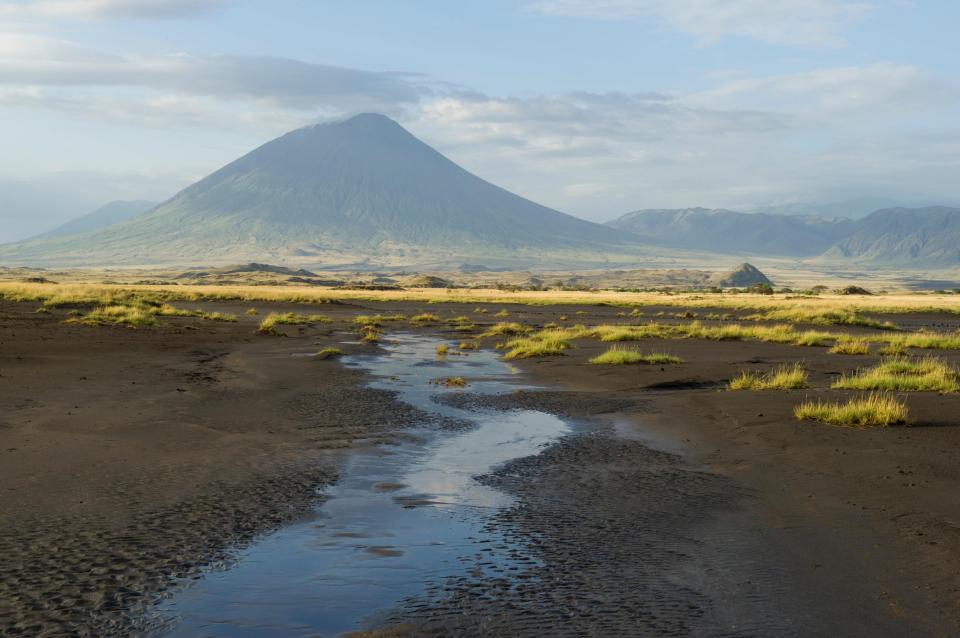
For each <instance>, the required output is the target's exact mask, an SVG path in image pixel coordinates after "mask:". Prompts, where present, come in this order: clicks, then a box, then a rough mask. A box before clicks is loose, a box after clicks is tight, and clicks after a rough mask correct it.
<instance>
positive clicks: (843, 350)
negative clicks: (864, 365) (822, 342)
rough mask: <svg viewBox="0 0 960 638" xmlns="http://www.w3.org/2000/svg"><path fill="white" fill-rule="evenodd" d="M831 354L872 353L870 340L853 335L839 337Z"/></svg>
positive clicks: (831, 349)
mask: <svg viewBox="0 0 960 638" xmlns="http://www.w3.org/2000/svg"><path fill="white" fill-rule="evenodd" d="M828 352H830V354H870V342H869V341H867V340H866V339H857V338H853V337H849V338H843V339H838V340H837V343H836V344H835V345H834V346H833V347H832V348H830V350H829V351H828Z"/></svg>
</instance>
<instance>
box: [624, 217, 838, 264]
mask: <svg viewBox="0 0 960 638" xmlns="http://www.w3.org/2000/svg"><path fill="white" fill-rule="evenodd" d="M608 225H609V226H611V227H613V228H618V229H620V230H625V231H629V232H632V233H635V234H638V235H643V236H645V237H648V238H649V239H650V240H651V241H652V242H653V243H656V244H658V245H662V246H669V247H672V248H683V249H687V250H707V251H713V252H721V253H733V254H750V255H770V256H789V257H809V256H814V255H819V254H820V253H822V252H823V251H825V250H827V249H828V248H829V247H830V246H832V245H833V244H834V243H836V242H837V241H839V240H840V239H842V238H843V237H845V236H847V235H848V234H849V233H850V232H851V231H852V230H853V228H854V227H855V222H853V221H852V220H850V219H844V218H835V219H826V218H822V217H812V216H806V215H804V216H799V215H774V214H767V213H741V212H736V211H732V210H726V209H722V208H721V209H706V208H685V209H679V210H669V209H666V210H665V209H654V210H639V211H635V212H632V213H627V214H626V215H624V216H623V217H620V218H619V219H616V220H613V221H611V222H608Z"/></svg>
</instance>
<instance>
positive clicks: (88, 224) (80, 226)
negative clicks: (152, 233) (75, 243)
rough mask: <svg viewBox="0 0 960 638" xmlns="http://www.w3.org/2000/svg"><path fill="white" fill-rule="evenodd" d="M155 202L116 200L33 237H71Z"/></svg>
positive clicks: (134, 215) (116, 220)
mask: <svg viewBox="0 0 960 638" xmlns="http://www.w3.org/2000/svg"><path fill="white" fill-rule="evenodd" d="M156 205H157V204H156V202H148V201H142V200H135V201H124V200H117V201H115V202H110V203H109V204H105V205H103V206H101V207H100V208H98V209H97V210H95V211H93V212H90V213H87V214H86V215H82V216H80V217H77V218H76V219H72V220H70V221H68V222H67V223H65V224H62V225H60V226H57V227H56V228H54V229H53V230H50V231H47V232H45V233H42V234H40V235H37V237H35V238H34V239H41V240H45V239H55V238H61V237H72V236H75V235H82V234H84V233H89V232H92V231H96V230H102V229H104V228H108V227H110V226H113V225H114V224H119V223H120V222H122V221H125V220H127V219H131V218H133V217H136V216H137V215H140V214H141V213H144V212H146V211H148V210H150V209H151V208H153V207H154V206H156Z"/></svg>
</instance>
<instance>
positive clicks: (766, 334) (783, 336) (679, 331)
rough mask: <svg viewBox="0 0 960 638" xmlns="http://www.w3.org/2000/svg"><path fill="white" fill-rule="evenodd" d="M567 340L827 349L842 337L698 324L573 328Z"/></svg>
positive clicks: (790, 329) (778, 327) (787, 329)
mask: <svg viewBox="0 0 960 638" xmlns="http://www.w3.org/2000/svg"><path fill="white" fill-rule="evenodd" d="M566 336H567V338H571V339H576V338H581V337H593V338H596V339H600V341H640V340H642V339H704V340H711V341H763V342H768V343H782V344H787V345H795V346H826V345H829V343H830V342H832V341H834V340H836V339H839V338H841V337H842V335H841V334H839V333H832V332H821V331H816V330H796V329H795V328H794V327H793V326H788V325H776V326H743V325H740V324H729V325H724V326H706V325H704V324H702V323H700V322H699V321H692V322H690V323H685V324H674V323H647V324H640V325H634V326H623V325H600V326H596V327H594V328H584V327H583V326H575V327H574V328H572V329H568V331H567V332H566Z"/></svg>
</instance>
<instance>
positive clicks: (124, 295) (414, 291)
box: [0, 282, 960, 316]
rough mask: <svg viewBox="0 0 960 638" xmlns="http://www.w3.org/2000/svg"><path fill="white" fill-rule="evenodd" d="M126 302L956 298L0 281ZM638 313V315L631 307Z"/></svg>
mask: <svg viewBox="0 0 960 638" xmlns="http://www.w3.org/2000/svg"><path fill="white" fill-rule="evenodd" d="M131 297H138V298H146V297H149V298H154V299H157V300H160V301H205V300H210V301H213V300H224V301H274V302H286V303H326V302H330V301H338V300H363V301H408V302H418V303H442V302H453V303H470V304H497V303H515V304H527V305H554V304H591V305H597V304H605V305H613V306H627V307H634V308H636V307H646V306H673V307H682V308H702V307H704V306H710V307H713V308H721V309H724V310H742V311H756V312H766V311H771V310H779V309H783V308H790V309H793V310H795V311H797V312H803V313H810V316H816V315H817V314H818V313H823V312H830V311H838V310H840V311H849V312H857V313H861V314H902V313H907V312H923V313H951V314H960V296H958V295H951V294H927V293H897V294H889V295H876V296H858V295H836V294H823V295H819V296H816V297H808V296H804V297H797V296H795V295H792V294H774V295H762V294H753V293H735V294H734V293H724V294H709V295H706V294H704V293H702V292H690V293H664V292H620V291H612V290H611V291H596V292H593V291H586V292H584V291H561V290H547V291H534V290H519V291H508V290H495V289H468V288H456V289H447V290H445V291H444V294H443V295H439V294H438V293H437V291H436V290H435V289H429V288H411V289H405V290H363V289H340V288H334V289H330V288H317V287H314V286H267V285H264V286H242V285H231V286H210V285H195V284H169V285H160V286H153V285H151V286H146V285H136V284H99V283H81V284H34V283H21V282H0V298H2V299H6V300H9V301H40V302H43V303H44V304H46V305H58V304H59V305H68V304H83V305H109V304H111V303H116V302H118V301H124V300H129V299H130V298H131ZM638 312H639V310H638Z"/></svg>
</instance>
